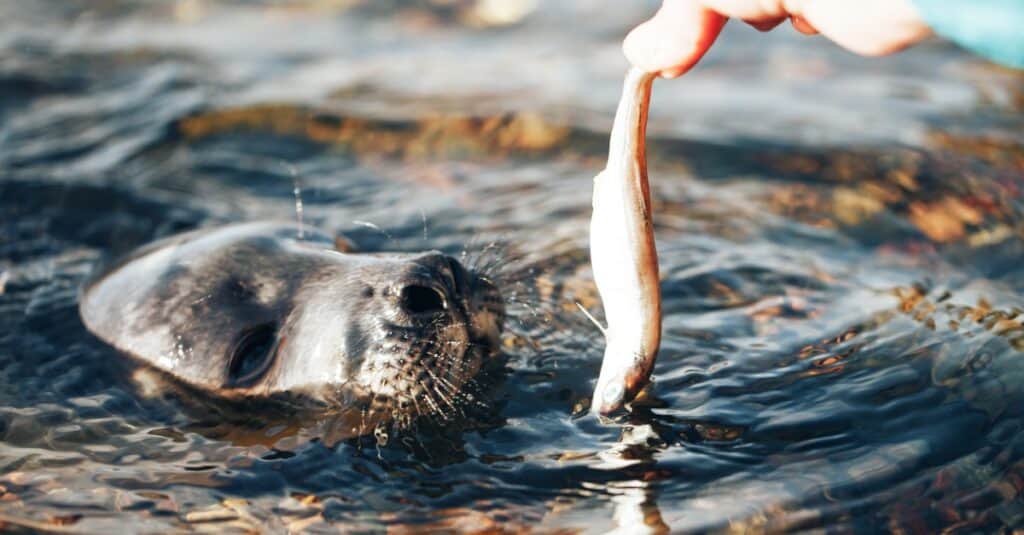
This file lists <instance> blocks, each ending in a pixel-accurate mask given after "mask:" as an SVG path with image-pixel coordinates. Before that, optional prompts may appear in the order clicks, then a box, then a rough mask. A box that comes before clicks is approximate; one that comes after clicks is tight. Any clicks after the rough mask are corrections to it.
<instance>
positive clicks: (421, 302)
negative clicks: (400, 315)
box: [401, 284, 444, 315]
mask: <svg viewBox="0 0 1024 535" xmlns="http://www.w3.org/2000/svg"><path fill="white" fill-rule="evenodd" d="M401 302H402V308H404V309H405V311H406V312H408V313H410V314H414V315H419V314H437V313H438V312H442V311H444V296H442V295H441V292H438V291H437V290H435V289H433V288H428V287H426V286H419V285H415V284H414V285H411V286H406V287H405V288H402V294H401Z"/></svg>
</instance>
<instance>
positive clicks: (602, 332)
mask: <svg viewBox="0 0 1024 535" xmlns="http://www.w3.org/2000/svg"><path fill="white" fill-rule="evenodd" d="M576 307H577V308H579V309H580V311H582V312H583V314H584V315H585V316H586V317H587V319H589V320H590V321H591V323H593V324H594V325H595V326H596V327H597V330H599V331H601V334H603V335H605V336H607V335H608V329H606V328H604V327H602V326H601V323H600V322H599V321H597V318H595V317H594V316H591V315H590V312H588V311H587V309H585V308H583V305H581V304H580V302H579V301H576Z"/></svg>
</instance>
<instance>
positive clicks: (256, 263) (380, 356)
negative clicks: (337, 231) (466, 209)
mask: <svg viewBox="0 0 1024 535" xmlns="http://www.w3.org/2000/svg"><path fill="white" fill-rule="evenodd" d="M79 312H80V315H81V317H82V319H83V321H84V322H85V325H86V326H87V327H88V328H89V330H90V331H92V332H93V333H94V334H96V335H97V336H98V337H99V338H101V339H103V340H104V341H105V342H107V343H109V344H110V345H112V346H114V347H116V348H118V349H120V350H121V351H124V352H126V353H128V354H130V355H132V356H134V357H136V358H138V359H140V360H142V361H144V362H146V363H148V364H150V365H152V366H154V367H156V368H158V369H160V370H162V371H164V372H166V373H168V374H170V375H172V376H174V377H176V378H178V379H180V380H182V381H184V382H186V383H188V384H190V385H192V386H195V387H198V388H201V389H203V390H208V391H213V392H215V393H217V394H218V395H223V396H228V397H246V396H273V395H276V394H281V393H288V394H290V395H298V396H301V397H305V398H310V399H312V400H316V401H318V402H322V403H326V404H329V405H336V406H338V405H340V406H345V407H350V408H352V407H358V408H361V409H363V410H364V411H365V410H367V409H369V410H372V411H377V412H384V413H386V412H394V411H405V412H417V413H428V412H439V411H443V410H444V408H443V406H444V404H449V405H450V404H451V401H452V400H453V399H454V398H456V397H457V396H458V394H459V392H460V391H461V389H462V388H463V387H464V386H465V385H466V384H467V383H468V382H469V381H472V379H473V377H474V376H475V375H476V374H477V373H478V371H480V369H481V367H482V366H483V365H484V364H485V361H486V360H487V359H489V358H490V357H491V356H492V354H493V353H494V352H495V350H496V347H497V345H498V341H499V336H500V332H501V324H502V320H503V318H504V307H503V304H502V299H501V296H500V294H499V292H498V290H497V288H496V287H495V285H494V284H492V283H491V282H490V281H488V280H487V279H486V278H485V277H482V276H480V275H478V274H475V273H471V272H469V271H467V270H466V269H465V268H464V267H463V266H462V265H461V264H460V263H459V262H457V261H456V260H455V259H453V258H451V257H449V256H446V255H443V254H441V253H439V252H436V251H434V252H426V253H415V254H410V253H378V254H346V253H342V252H339V251H337V250H335V249H334V241H333V240H332V239H330V238H329V237H328V236H326V235H323V234H318V233H316V234H313V235H311V236H310V235H307V236H306V237H305V238H304V239H301V240H300V239H298V238H297V237H296V230H295V227H294V225H287V224H277V223H257V224H240V225H231V226H227V227H223V228H219V229H216V230H212V231H195V232H190V233H186V234H182V235H178V236H174V237H171V238H167V239H165V240H162V241H158V242H155V243H153V244H150V245H148V246H146V247H144V248H142V249H140V250H138V251H137V252H135V253H134V254H132V255H131V256H129V257H128V258H126V259H124V260H122V261H120V262H118V263H116V264H115V265H113V266H112V267H110V268H108V269H106V270H105V271H103V272H101V273H99V274H98V275H97V276H96V277H95V278H94V279H93V280H92V281H91V282H90V283H88V284H87V285H86V287H85V289H84V291H83V293H82V296H81V299H80V304H79Z"/></svg>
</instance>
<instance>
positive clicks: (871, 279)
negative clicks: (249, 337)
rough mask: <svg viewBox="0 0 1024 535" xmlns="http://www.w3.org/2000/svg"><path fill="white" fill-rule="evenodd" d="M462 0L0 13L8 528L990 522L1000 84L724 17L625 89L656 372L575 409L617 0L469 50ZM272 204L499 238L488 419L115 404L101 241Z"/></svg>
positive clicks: (1015, 379) (1016, 479) (540, 16)
mask: <svg viewBox="0 0 1024 535" xmlns="http://www.w3.org/2000/svg"><path fill="white" fill-rule="evenodd" d="M476 5H482V3H479V2H477V3H474V2H454V3H446V4H444V5H441V4H435V3H407V2H394V3H387V5H386V6H385V5H384V4H381V3H367V2H351V3H349V2H343V3H340V4H339V3H334V4H331V5H326V6H325V5H324V4H322V3H317V2H305V3H302V4H301V5H299V4H296V5H295V6H290V7H282V6H280V5H263V4H260V3H238V2H178V3H175V4H174V7H173V8H172V7H167V6H166V5H164V4H152V5H150V4H144V3H134V2H127V1H125V2H110V3H103V4H102V5H99V4H95V3H83V2H38V3H33V4H32V7H31V8H26V7H23V5H22V4H21V3H18V4H17V6H15V5H14V4H13V3H8V4H3V3H0V25H2V27H3V30H2V31H0V35H2V36H3V38H2V39H0V48H2V50H3V52H4V54H3V57H4V60H3V61H2V62H0V116H2V118H3V120H2V121H0V172H2V173H3V175H2V178H0V216H2V217H0V225H2V227H0V235H2V236H3V239H0V281H2V283H0V287H2V292H0V325H3V326H4V328H3V329H0V377H2V380H0V467H2V469H0V486H2V488H0V521H2V522H4V526H5V528H12V529H13V528H16V527H19V526H20V527H23V528H24V530H25V531H32V530H33V529H36V530H44V529H49V530H55V531H60V530H64V531H81V532H97V531H110V532H118V533H120V532H123V531H125V530H126V529H133V530H136V531H139V532H143V531H149V532H167V531H173V530H209V531H223V530H226V529H264V530H280V531H284V530H287V529H292V530H296V531H298V530H308V531H311V532H315V531H318V530H320V531H326V530H331V529H340V530H342V531H347V532H352V531H356V532H358V531H372V532H375V531H385V530H390V531H395V532H414V531H421V532H422V531H430V530H435V531H437V530H442V531H443V530H450V531H472V530H480V529H494V530H498V529H505V530H509V531H514V530H528V529H538V530H540V531H554V530H558V529H565V530H570V531H584V532H587V531H590V532H604V531H608V530H612V529H622V530H634V529H637V528H643V529H647V530H649V531H652V532H664V531H668V530H671V531H674V532H687V531H690V532H707V531H744V530H746V531H755V532H778V531H787V530H788V531H799V530H810V529H814V528H817V527H822V526H825V527H829V528H831V529H834V530H837V531H857V530H860V531H869V532H870V531H879V530H886V531H905V532H918V533H931V532H941V531H942V530H943V529H950V528H952V529H959V530H962V531H967V532H970V531H974V532H993V531H998V530H999V529H1001V528H1004V527H1008V526H1009V527H1019V526H1021V525H1022V524H1024V513H1022V508H1021V503H1020V489H1021V488H1022V485H1021V484H1020V481H1021V474H1022V471H1021V466H1022V465H1021V462H1022V461H1024V453H1022V451H1024V449H1022V448H1024V443H1022V439H1024V435H1022V432H1021V426H1022V419H1021V416H1022V415H1021V413H1020V410H1021V409H1020V407H1021V406H1022V405H1021V401H1022V400H1021V397H1022V395H1021V394H1022V389H1024V387H1022V386H1021V385H1024V381H1022V380H1021V379H1022V378H1021V377H1020V373H1021V370H1022V369H1024V367H1022V364H1021V345H1022V332H1021V330H1020V327H1019V326H1020V322H1021V320H1022V316H1021V315H1020V310H1019V308H1020V307H1021V306H1022V305H1021V298H1020V296H1021V288H1022V281H1024V278H1022V271H1021V267H1020V258H1021V255H1022V253H1024V248H1022V243H1024V241H1022V240H1021V234H1020V221H1021V220H1022V219H1021V217H1020V191H1019V190H1020V188H1019V184H1020V176H1021V174H1022V173H1024V164H1022V162H1024V156H1022V155H1024V144H1022V142H1021V139H1020V136H1019V133H1020V132H1021V131H1024V129H1022V126H1024V125H1022V117H1024V116H1022V113H1021V112H1022V106H1021V103H1022V102H1024V100H1022V99H1021V95H1022V94H1024V93H1022V92H1021V87H1024V84H1022V83H1021V78H1020V75H1019V74H1015V73H1012V72H1009V71H1004V70H1000V69H996V68H993V67H990V66H986V65H985V64H983V63H982V62H980V61H979V60H976V59H973V58H970V57H968V56H966V55H964V54H962V53H961V52H959V51H957V50H956V49H953V48H951V47H948V46H946V45H944V44H941V43H933V44H929V45H928V46H924V47H920V48H917V49H914V50H911V51H908V52H907V53H905V54H901V55H900V56H898V57H893V58H889V59H885V60H874V61H868V60H861V59H859V58H853V57H850V56H847V55H845V54H843V53H841V52H837V51H834V50H832V49H829V48H826V47H820V46H814V45H812V44H810V43H809V42H808V40H799V39H797V37H796V36H788V35H787V34H786V33H785V32H776V33H774V34H772V35H757V34H754V33H753V32H749V33H748V32H747V30H745V29H743V28H740V27H739V26H736V27H732V28H727V29H726V31H727V32H731V33H729V34H728V35H726V36H724V37H723V40H722V46H721V47H716V50H715V51H712V54H713V55H712V56H709V57H708V58H707V61H706V62H705V63H704V64H703V67H702V68H701V69H700V70H698V71H695V72H693V73H692V74H691V75H688V76H687V78H686V79H685V80H680V81H677V82H675V83H672V82H667V83H666V84H665V85H664V86H661V87H659V88H658V91H657V93H656V95H655V100H654V102H653V104H652V105H653V106H654V109H655V110H656V113H655V114H654V116H653V117H652V120H651V124H650V128H649V133H650V137H649V140H650V142H649V145H648V156H649V165H650V168H651V176H652V177H656V180H653V182H652V184H651V202H652V206H653V213H654V214H655V218H654V225H655V230H656V235H657V238H658V244H657V245H658V252H659V265H660V270H661V290H662V293H663V312H664V325H663V340H662V346H661V350H660V353H659V354H660V356H659V361H658V365H657V367H656V369H655V370H654V377H653V379H654V388H653V389H651V390H650V391H648V392H647V393H646V394H645V396H646V397H645V398H644V399H641V400H640V401H639V402H638V403H637V404H636V407H635V410H634V411H633V412H632V413H631V414H629V415H626V416H625V417H624V418H623V419H622V420H620V421H618V422H617V423H615V424H613V425H601V424H599V423H598V422H597V421H595V419H593V418H591V417H588V416H586V413H587V410H586V409H587V401H588V399H589V396H590V394H591V392H592V389H593V382H594V379H595V378H596V377H597V373H598V368H599V364H600V356H601V349H602V344H601V340H600V339H599V337H598V336H596V335H595V334H596V333H595V332H594V329H593V327H592V325H591V324H590V322H589V321H588V320H587V319H586V318H585V317H583V315H582V314H581V313H580V312H579V311H578V309H577V307H576V303H577V302H579V303H580V304H582V305H583V306H584V307H586V308H587V309H588V310H591V311H596V310H599V303H598V302H597V296H596V289H595V287H594V284H593V281H592V274H591V272H590V268H589V260H588V257H587V236H586V233H587V226H588V225H587V223H588V217H589V214H590V193H591V183H592V182H591V180H592V178H593V176H594V174H595V173H596V172H597V171H599V170H600V168H601V166H602V165H603V164H604V160H605V158H606V156H607V139H608V137H607V136H608V132H607V129H608V126H609V125H610V124H611V112H612V110H613V109H614V105H615V102H616V101H617V99H618V96H619V93H620V91H621V81H622V72H623V71H624V68H625V63H624V61H623V60H622V59H621V54H620V51H619V45H618V40H619V37H620V36H621V35H623V34H624V33H625V31H626V29H627V27H628V26H629V24H630V22H631V21H637V20H640V19H641V18H642V17H644V16H645V15H646V14H647V7H648V6H643V5H642V3H638V4H637V5H635V6H633V5H630V6H622V7H621V8H618V9H617V10H608V9H607V8H606V6H603V5H601V6H597V8H595V5H596V4H593V3H589V2H587V1H580V2H548V3H543V2H537V3H535V6H534V9H533V11H531V12H529V13H527V14H521V17H522V18H520V19H518V20H519V21H518V22H515V23H511V24H507V25H504V26H502V28H501V29H500V30H494V29H490V30H488V29H482V28H485V27H488V26H489V24H490V23H481V22H479V18H478V17H479V16H478V14H477V13H476V11H475V10H476V7H474V6H476ZM183 6H184V7H183ZM189 6H192V7H189ZM602 6H603V7H602ZM186 8H188V9H186ZM194 8H195V9H194ZM199 8H201V9H199ZM179 9H180V10H181V11H180V12H179ZM488 9H490V8H488ZM190 10H191V11H190ZM332 10H333V11H332ZM631 10H632V11H631ZM524 13H525V12H524ZM176 14H177V15H176ZM178 15H181V17H179V18H174V17H176V16H178ZM186 15H187V16H186ZM566 17H570V18H569V19H567V18H566ZM512 18H513V19H514V18H515V16H512ZM492 20H498V19H492ZM565 20H586V21H588V22H587V24H574V25H572V27H570V28H567V27H566V25H565V24H564V21H565ZM501 24H505V23H501ZM256 30H258V32H256ZM253 32H256V33H253ZM257 33H258V34H259V35H260V36H261V38H260V39H253V38H252V35H256V34H257ZM427 42H430V43H441V45H439V46H437V47H433V46H425V45H424V43H427ZM442 45H443V46H442ZM714 54H718V55H717V56H715V55H714ZM753 57H766V58H771V59H770V61H768V60H766V61H765V62H753V61H751V60H750V58H753ZM495 58H498V59H495ZM616 62H621V63H616ZM810 94H813V98H811V97H809V96H808V95H810ZM756 103H766V104H768V105H766V106H763V107H761V108H759V109H763V113H761V112H759V113H758V114H756V117H757V119H756V120H754V119H752V117H754V115H752V112H751V110H750V109H749V106H752V105H753V104H756ZM270 162H276V163H270ZM296 182H298V183H299V184H300V186H301V188H300V189H301V192H300V193H301V195H300V197H301V200H302V220H303V224H304V225H309V226H310V227H313V226H315V227H318V228H324V229H327V230H329V231H332V232H336V233H338V234H343V235H346V236H348V237H350V238H351V239H352V241H353V243H355V244H357V245H358V246H359V247H360V249H361V250H364V251H382V250H400V251H421V250H428V249H439V250H442V251H443V252H445V253H448V254H452V255H459V254H460V253H461V252H462V250H463V249H466V248H468V249H470V250H471V251H472V250H480V249H489V250H491V251H492V252H494V251H501V253H500V254H488V255H486V256H487V258H488V260H489V261H493V262H494V263H495V265H496V266H497V267H498V268H500V271H501V276H500V278H501V279H502V282H501V284H502V292H503V294H504V295H505V296H506V297H507V298H508V301H509V302H508V308H509V314H510V318H509V320H508V322H507V336H506V337H505V339H504V340H503V347H504V350H505V353H506V354H507V358H508V369H507V370H506V373H505V377H504V380H503V381H499V384H497V385H495V386H494V388H493V390H492V391H491V392H490V393H489V395H490V396H491V397H490V398H488V399H486V400H484V401H486V402H485V403H483V404H484V405H487V407H486V409H485V408H483V407H480V410H479V411H471V412H472V414H470V415H469V417H468V418H467V419H465V420H464V421H459V422H448V423H437V422H434V423H431V422H425V423H423V424H422V425H421V428H420V429H418V430H416V431H415V432H411V433H405V434H403V433H390V434H389V435H388V437H387V439H388V440H387V444H386V445H380V444H378V440H377V437H373V436H370V437H366V438H365V439H362V440H332V439H331V426H332V425H336V424H337V422H332V421H331V419H330V418H329V417H328V416H327V415H317V414H312V415H301V416H300V415H293V414H290V413H285V414H284V415H283V416H281V417H277V416H275V415H274V414H272V413H271V412H270V411H269V410H262V409H260V410H256V409H254V408H253V407H241V408H238V407H229V406H224V405H223V404H220V403H216V402H207V401H209V400H199V399H194V396H190V395H189V394H188V393H180V392H177V391H175V390H173V389H167V388H160V389H157V390H156V391H155V393H156V394H157V395H156V396H155V397H153V396H147V395H145V394H146V392H144V391H142V390H140V389H138V388H137V387H136V385H135V384H134V383H133V381H132V378H131V377H132V374H133V372H134V369H132V368H131V367H130V366H127V365H126V363H125V359H123V358H121V357H120V356H119V355H117V354H115V353H113V352H111V351H110V350H109V349H108V348H106V347H105V346H103V345H102V344H100V343H99V342H98V341H96V340H95V339H93V338H91V337H90V336H89V335H88V334H87V333H86V332H85V330H84V328H83V327H82V326H81V323H80V321H79V319H78V316H77V313H76V299H77V294H78V291H79V287H80V285H81V283H82V281H83V280H84V278H85V277H86V276H87V275H88V274H89V273H90V271H91V270H92V269H93V266H94V265H96V264H97V263H98V262H100V260H101V258H102V257H105V256H108V255H114V254H117V253H118V252H123V251H127V250H130V249H132V248H134V247H136V246H138V245H140V244H143V243H147V242H150V241H153V240H155V239H157V238H160V237H163V236H168V235H171V234H174V233H177V232H181V231H184V230H188V229H192V228H197V227H211V226H217V225H222V224H224V223H229V222H237V221H247V220H267V219H289V218H294V217H295V186H296ZM356 222H364V223H369V225H363V224H360V223H356ZM425 222H426V224H425ZM425 228H426V237H425V231H424V229H425ZM467 244H468V245H467ZM492 244H493V245H492ZM598 319H601V320H603V319H604V318H598ZM193 405H194V406H193Z"/></svg>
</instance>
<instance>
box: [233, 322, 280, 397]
mask: <svg viewBox="0 0 1024 535" xmlns="http://www.w3.org/2000/svg"><path fill="white" fill-rule="evenodd" d="M276 333H277V326H276V325H275V324H273V323H265V324H263V325H257V326H256V327H253V328H251V329H248V330H246V331H243V332H242V334H241V335H239V336H238V341H237V342H235V345H234V350H233V351H232V353H231V363H230V364H229V365H228V383H227V385H226V386H228V387H231V388H242V387H247V386H252V385H253V383H255V382H256V381H257V380H258V379H259V378H260V377H262V376H263V374H264V373H266V371H267V370H268V369H270V364H271V361H272V359H271V356H272V355H273V353H274V342H275V334H276Z"/></svg>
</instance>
